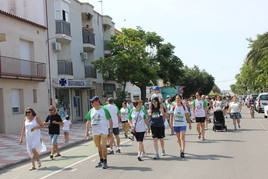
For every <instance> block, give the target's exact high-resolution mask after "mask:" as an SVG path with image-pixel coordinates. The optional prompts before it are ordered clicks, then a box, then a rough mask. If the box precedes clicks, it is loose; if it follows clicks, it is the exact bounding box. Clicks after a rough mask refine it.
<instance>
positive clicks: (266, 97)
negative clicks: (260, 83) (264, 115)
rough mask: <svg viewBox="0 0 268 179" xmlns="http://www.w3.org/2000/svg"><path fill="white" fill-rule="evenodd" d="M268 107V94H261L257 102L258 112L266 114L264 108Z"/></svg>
mask: <svg viewBox="0 0 268 179" xmlns="http://www.w3.org/2000/svg"><path fill="white" fill-rule="evenodd" d="M266 105H268V93H260V94H259V96H258V97H257V99H256V101H255V107H256V111H257V112H258V113H260V112H264V106H266Z"/></svg>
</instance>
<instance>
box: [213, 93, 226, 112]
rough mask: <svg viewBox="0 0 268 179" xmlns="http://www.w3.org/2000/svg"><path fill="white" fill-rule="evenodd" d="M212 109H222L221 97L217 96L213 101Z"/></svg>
mask: <svg viewBox="0 0 268 179" xmlns="http://www.w3.org/2000/svg"><path fill="white" fill-rule="evenodd" d="M214 109H215V111H217V110H221V111H222V110H223V109H224V104H223V101H222V97H221V96H217V99H216V101H215V102H214Z"/></svg>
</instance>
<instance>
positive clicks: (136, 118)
mask: <svg viewBox="0 0 268 179" xmlns="http://www.w3.org/2000/svg"><path fill="white" fill-rule="evenodd" d="M133 104H134V108H133V109H132V110H131V111H130V113H129V115H128V119H129V124H130V126H131V131H132V134H133V135H134V136H135V138H136V140H137V143H138V160H139V161H142V157H143V155H144V145H143V139H144V134H145V131H146V130H147V126H148V120H147V116H146V112H145V111H144V110H143V109H142V106H143V102H142V100H138V101H135V102H134V103H133Z"/></svg>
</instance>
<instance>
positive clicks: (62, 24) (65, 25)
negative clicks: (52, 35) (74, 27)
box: [56, 20, 71, 36]
mask: <svg viewBox="0 0 268 179" xmlns="http://www.w3.org/2000/svg"><path fill="white" fill-rule="evenodd" d="M56 34H65V35H68V36H71V24H70V23H69V22H66V21H64V20H56Z"/></svg>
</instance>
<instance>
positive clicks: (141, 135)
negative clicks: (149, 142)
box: [134, 132, 145, 142]
mask: <svg viewBox="0 0 268 179" xmlns="http://www.w3.org/2000/svg"><path fill="white" fill-rule="evenodd" d="M144 134H145V132H135V133H134V136H135V138H136V141H137V142H143V139H144Z"/></svg>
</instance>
